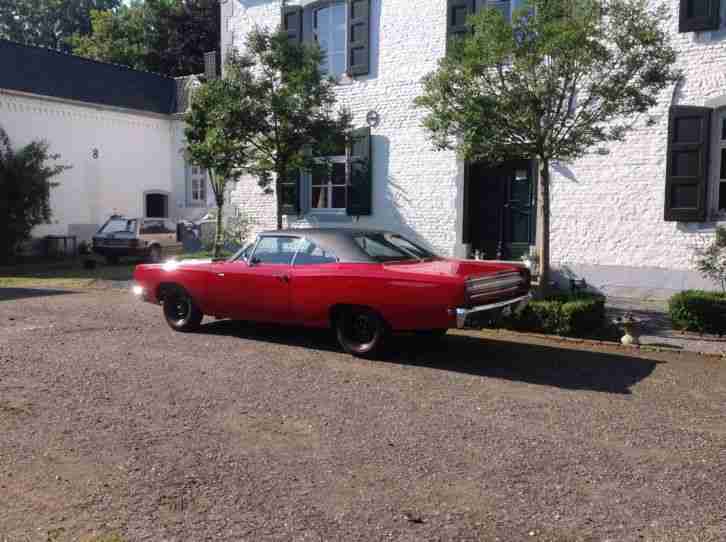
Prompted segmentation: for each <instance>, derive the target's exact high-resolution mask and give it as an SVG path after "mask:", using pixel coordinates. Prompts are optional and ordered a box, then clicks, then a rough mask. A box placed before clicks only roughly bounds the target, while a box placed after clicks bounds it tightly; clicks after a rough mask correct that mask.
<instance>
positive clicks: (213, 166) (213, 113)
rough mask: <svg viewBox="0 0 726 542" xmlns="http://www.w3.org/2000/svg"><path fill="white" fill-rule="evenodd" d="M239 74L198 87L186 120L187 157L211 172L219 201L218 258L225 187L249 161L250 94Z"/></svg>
mask: <svg viewBox="0 0 726 542" xmlns="http://www.w3.org/2000/svg"><path fill="white" fill-rule="evenodd" d="M232 65H233V64H232V63H231V64H230V66H232ZM237 73H238V72H237V71H236V70H234V69H231V68H230V69H228V70H227V76H225V77H224V78H223V79H214V80H212V81H209V82H207V83H205V84H204V85H202V86H201V87H200V88H198V89H196V90H195V91H194V93H193V95H192V101H191V108H190V110H189V112H188V113H187V115H186V119H185V120H186V128H185V136H186V139H187V148H186V152H187V157H188V159H189V161H190V162H191V163H193V164H196V165H198V166H201V167H203V168H205V169H206V170H207V172H208V173H209V178H210V184H211V186H212V191H213V192H214V199H215V202H216V204H217V214H216V219H217V229H216V235H215V239H214V257H215V258H218V257H219V256H220V254H221V252H222V245H223V242H224V229H223V220H222V214H223V213H222V208H223V206H224V193H225V189H226V187H227V185H228V183H230V182H233V181H235V180H236V179H237V178H238V177H239V174H240V167H241V166H244V165H245V164H246V163H247V155H246V147H245V145H244V143H243V139H244V136H245V134H244V133H243V132H244V130H245V127H246V126H247V125H248V124H247V118H248V116H247V112H246V110H245V107H244V104H245V100H246V97H245V95H244V94H243V90H242V85H241V84H240V80H239V77H237Z"/></svg>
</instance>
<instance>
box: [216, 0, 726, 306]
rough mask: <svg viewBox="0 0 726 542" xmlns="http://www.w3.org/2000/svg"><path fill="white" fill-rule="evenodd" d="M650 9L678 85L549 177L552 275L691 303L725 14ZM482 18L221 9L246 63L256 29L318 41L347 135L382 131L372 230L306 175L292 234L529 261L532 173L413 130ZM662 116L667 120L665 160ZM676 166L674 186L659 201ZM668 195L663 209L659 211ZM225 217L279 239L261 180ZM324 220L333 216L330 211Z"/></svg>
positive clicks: (325, 1)
mask: <svg viewBox="0 0 726 542" xmlns="http://www.w3.org/2000/svg"><path fill="white" fill-rule="evenodd" d="M490 1H491V0H490ZM653 1H654V2H656V1H657V2H663V3H665V4H666V5H667V7H668V10H669V14H670V16H669V18H668V20H667V21H666V23H665V24H666V25H667V27H668V28H669V29H670V33H671V36H672V40H673V44H674V46H675V47H676V48H677V50H678V52H679V57H678V66H679V67H680V68H681V69H682V70H683V73H684V79H683V81H682V82H681V83H679V84H678V85H677V86H676V87H675V88H672V89H669V90H668V91H667V92H664V93H663V95H662V97H661V100H660V102H659V104H658V106H657V107H655V108H654V109H653V110H652V111H650V113H649V114H648V115H646V116H644V117H642V118H638V119H635V121H634V122H635V124H634V130H633V131H632V132H631V133H630V135H629V136H628V138H627V140H626V141H625V142H624V143H618V144H611V145H608V146H603V147H600V148H597V149H593V150H592V153H591V154H590V155H589V156H587V157H586V158H584V159H582V160H579V161H577V162H576V163H572V164H555V165H554V169H555V172H554V175H553V187H552V225H551V226H552V229H551V233H552V260H553V264H554V265H555V267H558V268H559V269H560V270H561V271H563V275H570V274H574V275H576V276H578V277H584V278H585V279H586V280H587V281H588V283H589V284H591V285H594V286H595V287H597V288H599V289H601V290H602V291H604V292H606V293H610V294H620V295H637V296H653V297H664V296H666V295H669V294H670V293H672V292H673V291H675V290H679V289H683V288H687V287H702V286H713V285H709V284H707V283H704V281H703V280H702V279H701V278H700V277H699V275H698V274H697V273H696V272H695V271H694V269H693V261H692V255H693V247H694V246H696V245H699V244H702V243H704V242H706V241H708V240H709V239H711V238H712V237H713V234H714V229H715V227H716V226H717V224H718V223H719V221H721V222H722V223H723V224H726V188H724V187H725V186H726V185H725V184H723V183H722V182H721V178H722V177H724V178H726V151H724V160H725V163H724V165H723V166H722V165H721V157H722V152H721V146H722V144H723V146H724V147H726V128H725V129H722V126H723V124H724V120H722V119H723V118H726V23H724V22H722V21H724V19H725V17H724V16H723V15H722V14H721V13H719V12H718V1H716V2H714V1H713V0H653ZM485 2H486V0H417V1H416V2H415V3H414V2H411V0H288V1H286V2H281V1H280V0H236V1H233V2H226V3H223V4H222V50H223V51H225V50H226V49H227V48H229V47H231V46H234V47H237V48H239V49H243V48H244V40H245V37H246V35H247V33H248V32H249V31H250V29H252V28H253V27H254V26H255V25H259V26H265V27H268V28H275V27H278V26H280V25H281V24H282V22H283V16H282V14H283V13H284V14H285V27H286V29H287V30H288V33H289V34H290V36H291V39H301V40H302V41H306V40H313V39H318V40H320V41H321V42H322V43H324V44H326V50H328V51H329V58H328V63H329V64H328V65H329V67H330V69H331V70H332V71H333V72H335V73H336V74H337V73H340V72H347V75H343V76H342V77H341V78H340V84H339V86H338V87H337V94H338V98H339V101H340V103H341V104H343V105H345V106H346V107H348V108H349V109H350V110H351V111H352V113H353V116H354V117H353V123H354V125H356V126H358V127H365V126H367V118H368V115H369V114H370V115H371V118H373V117H377V118H378V123H377V124H376V123H375V122H374V123H373V125H372V126H371V139H370V152H371V164H372V172H371V187H370V188H371V191H370V194H371V201H370V214H363V215H359V216H355V214H354V213H350V212H346V209H345V207H346V205H345V203H341V202H342V199H341V198H342V197H343V196H341V195H338V197H337V198H333V199H336V201H335V202H334V201H333V200H332V199H326V198H325V197H324V196H321V194H320V193H321V191H324V190H323V189H327V190H336V189H335V188H332V187H330V186H328V187H325V186H324V184H322V185H321V183H323V181H321V180H319V179H318V180H313V179H310V178H309V177H308V176H306V175H302V177H301V180H300V190H299V209H298V210H296V211H295V214H293V215H290V216H287V217H286V219H287V223H288V224H289V225H290V226H293V227H296V226H304V225H321V226H325V225H356V226H370V227H384V228H391V229H394V230H397V231H401V232H403V233H405V234H409V235H413V236H416V237H418V238H419V239H420V240H423V241H425V242H428V243H429V244H430V245H432V246H433V247H434V248H435V249H437V250H438V251H440V252H441V253H443V254H450V255H457V256H468V255H471V254H472V252H473V250H475V249H476V250H480V251H483V252H484V253H485V255H486V257H500V258H514V257H517V256H518V255H519V254H521V253H522V252H524V251H526V250H528V248H529V246H531V245H534V236H535V235H536V233H535V232H534V226H533V220H531V219H530V217H531V211H532V207H531V204H532V203H533V201H532V196H531V194H532V193H533V192H534V190H533V183H536V179H535V178H534V177H535V175H536V174H535V173H534V172H535V171H536V167H533V165H532V164H529V163H527V162H524V163H510V164H505V165H504V166H503V167H502V168H499V169H496V170H492V169H486V168H483V167H481V166H479V165H477V164H465V163H463V162H462V161H460V160H458V159H457V158H456V156H455V155H454V154H453V153H450V152H437V151H434V150H433V149H432V147H431V145H430V143H429V141H428V140H427V134H426V133H425V131H424V129H423V128H422V126H421V119H422V114H423V113H422V111H420V110H417V109H416V108H415V107H414V105H413V100H414V98H415V97H416V96H417V95H419V93H420V92H421V89H422V87H421V78H422V77H423V76H424V75H425V74H426V73H428V72H430V71H432V70H434V69H435V68H436V65H437V61H438V60H439V59H440V58H441V57H443V56H444V54H445V50H446V41H447V33H448V34H450V33H452V32H456V31H458V30H460V27H459V26H458V25H459V24H460V22H461V20H462V17H463V16H464V15H465V14H466V13H470V12H471V11H473V10H475V9H478V8H479V6H480V5H482V4H484V3H485ZM722 3H723V4H726V2H722ZM496 5H497V6H498V7H499V8H500V9H503V10H504V11H507V10H509V9H511V8H512V6H511V5H510V3H509V2H498V3H497V4H496ZM713 6H716V7H715V8H714V7H713ZM724 8H726V5H725V6H723V7H722V9H721V12H722V13H726V9H724ZM366 37H367V38H368V39H367V42H366V39H365V38H366ZM223 55H224V53H223ZM672 106H675V107H673V108H672ZM679 106H698V107H708V108H710V109H708V110H705V109H682V108H681V109H679V108H678V107H679ZM721 108H723V109H721ZM669 111H673V114H674V115H675V119H674V131H673V132H672V133H671V137H672V138H674V139H673V142H674V145H673V148H672V149H671V150H670V151H669V148H668V140H669ZM678 133H680V134H681V136H678ZM722 135H723V138H724V140H723V141H722V139H721V138H722ZM688 136H693V137H696V138H697V140H696V141H695V144H692V143H693V142H688V141H684V140H683V137H686V138H687V139H688ZM678 137H680V140H679V139H678ZM691 139H692V138H691ZM679 143H684V145H680V146H679ZM669 152H670V153H671V154H670V156H671V163H672V165H673V167H674V171H673V172H670V173H669V174H670V175H671V177H670V181H669V183H668V190H666V175H667V171H666V169H667V163H668V161H669V160H668V156H669ZM699 164H701V165H699ZM702 165H705V166H706V167H705V168H704V167H702ZM678 168H681V169H680V170H679V171H675V170H676V169H678ZM689 169H692V170H693V171H688V170H689ZM722 169H723V172H724V173H721V172H722ZM676 174H678V175H680V176H674V175H676ZM328 182H332V183H334V182H335V181H334V180H330V181H328ZM321 187H322V188H321ZM338 192H342V190H338ZM667 192H668V193H669V194H670V195H671V197H672V201H670V200H669V205H670V208H669V209H668V210H667V209H666V193H667ZM329 195H332V192H331V193H330V194H329ZM232 203H233V204H234V205H236V206H239V207H240V208H241V210H242V211H243V212H244V213H246V214H247V215H249V216H250V217H251V218H252V219H254V220H255V221H256V223H257V227H258V228H273V227H274V221H275V204H274V196H272V195H269V194H267V195H266V194H263V193H262V191H261V190H260V189H259V188H258V187H257V184H256V183H255V182H254V180H252V179H244V178H243V179H242V180H241V182H240V183H238V185H237V188H236V189H235V190H234V191H233V193H232ZM331 206H332V207H337V208H336V209H330V208H326V207H331ZM678 206H680V207H678ZM349 211H350V210H349ZM351 215H353V216H351ZM666 218H667V220H666Z"/></svg>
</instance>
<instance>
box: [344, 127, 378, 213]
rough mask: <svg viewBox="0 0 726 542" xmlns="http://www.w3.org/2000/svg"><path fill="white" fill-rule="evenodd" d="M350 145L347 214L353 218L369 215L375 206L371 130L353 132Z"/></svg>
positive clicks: (360, 129)
mask: <svg viewBox="0 0 726 542" xmlns="http://www.w3.org/2000/svg"><path fill="white" fill-rule="evenodd" d="M352 139H353V141H352V142H351V145H350V174H349V175H350V184H349V185H348V202H347V209H346V212H347V214H349V215H352V216H360V215H369V214H371V212H372V206H373V198H372V196H373V186H372V185H373V167H372V162H371V129H370V128H359V129H357V130H354V131H353V137H352Z"/></svg>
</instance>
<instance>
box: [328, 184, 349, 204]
mask: <svg viewBox="0 0 726 542" xmlns="http://www.w3.org/2000/svg"><path fill="white" fill-rule="evenodd" d="M345 190H346V189H345V186H336V187H335V188H333V205H332V206H331V207H332V208H333V209H344V208H345Z"/></svg>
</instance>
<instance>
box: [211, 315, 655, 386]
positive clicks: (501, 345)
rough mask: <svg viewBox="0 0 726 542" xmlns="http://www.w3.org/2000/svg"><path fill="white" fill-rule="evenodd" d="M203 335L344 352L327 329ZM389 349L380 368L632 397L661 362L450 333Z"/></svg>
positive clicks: (249, 327)
mask: <svg viewBox="0 0 726 542" xmlns="http://www.w3.org/2000/svg"><path fill="white" fill-rule="evenodd" d="M201 332H202V333H207V334H213V335H228V336H236V337H239V338H243V339H248V340H256V341H265V342H270V343H275V344H283V345H288V346H298V347H305V348H312V349H316V350H325V351H331V352H340V351H341V350H340V347H339V346H338V344H337V342H336V340H335V337H334V335H333V333H332V332H331V331H329V330H317V329H306V328H299V327H286V326H274V325H260V324H248V323H243V322H234V321H230V320H219V321H216V322H212V323H209V324H206V325H204V326H202V330H201ZM387 350H388V351H387V353H386V354H385V355H384V356H383V357H382V359H381V360H380V362H381V363H398V364H406V365H415V366H419V367H427V368H430V369H440V370H444V371H454V372H459V373H465V374H471V375H476V376H482V377H487V378H501V379H505V380H512V381H518V382H527V383H531V384H541V385H544V386H554V387H558V388H565V389H572V390H590V391H598V392H606V393H618V394H629V393H631V392H630V388H631V387H632V386H634V385H635V384H637V383H638V382H640V381H641V380H643V379H645V378H647V377H648V376H649V375H650V374H651V373H652V372H653V370H654V369H655V367H656V365H658V364H660V363H663V362H661V361H655V360H651V359H644V358H638V357H632V356H628V355H620V354H613V353H606V352H591V351H588V350H582V349H575V348H558V347H556V346H547V345H541V344H528V343H522V342H514V341H506V340H500V339H492V338H488V337H487V338H479V337H471V336H465V335H452V334H449V335H446V336H445V337H443V338H441V339H438V340H426V339H423V340H422V338H421V337H420V336H412V335H400V336H395V337H393V339H392V340H391V341H390V343H389V346H388V349H387Z"/></svg>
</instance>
